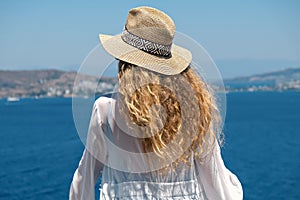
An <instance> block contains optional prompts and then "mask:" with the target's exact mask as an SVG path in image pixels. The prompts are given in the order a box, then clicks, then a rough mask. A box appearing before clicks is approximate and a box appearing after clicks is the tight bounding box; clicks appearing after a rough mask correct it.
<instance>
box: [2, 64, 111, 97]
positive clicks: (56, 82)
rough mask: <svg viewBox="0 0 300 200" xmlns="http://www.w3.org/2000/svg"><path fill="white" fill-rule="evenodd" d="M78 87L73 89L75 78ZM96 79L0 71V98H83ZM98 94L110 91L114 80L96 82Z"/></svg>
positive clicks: (59, 73) (53, 72)
mask: <svg viewBox="0 0 300 200" xmlns="http://www.w3.org/2000/svg"><path fill="white" fill-rule="evenodd" d="M76 77H77V79H78V80H79V81H78V83H79V84H78V85H77V87H76V88H73V85H74V81H75V78H76ZM97 81H98V80H97V78H96V77H94V76H89V75H78V74H77V73H76V72H65V71H60V70H28V71H1V70H0V98H3V97H8V96H16V97H28V96H32V97H55V96H63V97H68V96H72V95H73V94H74V95H76V96H85V95H88V94H90V93H92V92H94V91H91V86H92V85H93V84H97ZM98 82H99V84H98V87H97V91H98V92H106V91H111V90H112V87H113V84H114V83H115V82H116V79H114V78H103V79H101V80H99V81H98Z"/></svg>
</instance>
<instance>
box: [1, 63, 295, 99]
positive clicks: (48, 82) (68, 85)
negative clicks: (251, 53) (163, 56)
mask: <svg viewBox="0 0 300 200" xmlns="http://www.w3.org/2000/svg"><path fill="white" fill-rule="evenodd" d="M75 79H77V81H78V84H77V85H76V87H75V88H74V87H73V85H74V81H75ZM116 82H117V79H116V78H108V77H106V78H105V77H104V78H102V79H101V80H98V79H97V77H95V76H89V75H83V74H81V75H79V74H77V72H66V71H60V70H27V71H3V70H0V98H5V97H71V96H88V95H90V94H93V93H95V91H94V89H93V88H97V89H96V93H105V92H110V91H112V90H113V87H114V85H115V83H116ZM224 82H225V87H226V89H227V91H282V90H299V91H300V68H291V69H285V70H281V71H275V72H270V73H265V74H258V75H253V76H248V77H238V78H234V79H230V80H225V81H224ZM95 84H97V85H95Z"/></svg>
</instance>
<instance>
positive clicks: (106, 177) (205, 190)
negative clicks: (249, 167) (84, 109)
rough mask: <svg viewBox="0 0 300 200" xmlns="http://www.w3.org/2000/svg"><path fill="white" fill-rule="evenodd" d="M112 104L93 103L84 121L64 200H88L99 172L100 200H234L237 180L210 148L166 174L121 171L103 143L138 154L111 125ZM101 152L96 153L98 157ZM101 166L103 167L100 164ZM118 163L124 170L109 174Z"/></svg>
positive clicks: (134, 143)
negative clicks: (78, 155)
mask: <svg viewBox="0 0 300 200" xmlns="http://www.w3.org/2000/svg"><path fill="white" fill-rule="evenodd" d="M114 106H115V100H114V99H112V98H107V97H100V98H98V99H97V100H96V102H95V104H94V107H93V112H92V116H91V120H90V127H89V133H88V138H87V144H86V149H85V150H84V152H83V155H82V158H81V160H80V163H79V165H78V168H77V170H76V171H75V173H74V176H73V181H72V183H71V187H70V193H69V199H70V200H79V199H80V200H93V199H94V198H95V190H94V188H95V183H96V182H97V179H98V177H99V176H100V174H101V172H102V182H101V188H100V199H101V200H102V199H106V200H107V199H124V200H125V199H134V200H135V199H136V200H137V199H178V200H179V199H197V200H202V199H209V200H210V199H211V200H222V199H224V200H225V199H226V200H227V199H228V200H235V199H237V200H240V199H243V190H242V186H241V183H240V182H239V180H238V178H237V177H236V176H235V175H234V174H233V173H231V172H230V171H229V170H228V169H227V168H226V166H225V165H224V162H223V160H222V157H221V153H220V147H219V145H218V144H217V143H216V145H215V147H214V148H213V150H212V152H211V153H210V154H208V155H207V156H206V157H205V158H204V159H203V160H201V162H200V161H199V160H198V159H196V158H194V157H193V155H192V156H191V158H190V159H191V165H190V166H188V165H187V164H184V163H182V164H179V165H177V166H176V169H175V170H169V171H167V172H166V173H163V175H162V174H161V173H159V172H158V171H153V172H141V173H138V172H136V173H131V172H128V171H130V170H126V169H127V168H126V165H127V164H128V163H132V162H134V161H130V160H129V161H128V158H124V156H119V155H116V153H110V152H111V151H110V147H109V145H108V144H107V140H105V138H106V137H108V138H110V140H111V141H113V142H114V143H115V144H117V145H118V146H120V147H122V148H125V149H126V150H127V151H132V152H142V150H141V145H140V142H138V141H137V140H134V139H132V138H133V137H130V136H128V135H127V134H126V133H122V131H120V130H119V129H117V128H116V127H117V126H116V124H114V123H115V122H114V120H112V119H114V117H113V115H114ZM99 152H101V153H99ZM99 160H101V161H104V162H105V163H106V164H105V165H104V164H102V162H100V161H99ZM114 163H120V166H122V167H123V166H124V169H125V170H119V169H113V168H115V167H113V168H112V167H110V166H114ZM126 163H127V164H126Z"/></svg>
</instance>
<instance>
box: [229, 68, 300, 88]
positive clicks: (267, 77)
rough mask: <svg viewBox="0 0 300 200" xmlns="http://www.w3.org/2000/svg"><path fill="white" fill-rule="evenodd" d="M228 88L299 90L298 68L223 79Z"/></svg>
mask: <svg viewBox="0 0 300 200" xmlns="http://www.w3.org/2000/svg"><path fill="white" fill-rule="evenodd" d="M225 85H226V88H227V89H228V90H248V91H252V90H300V68H289V69H284V70H280V71H275V72H269V73H265V74H258V75H253V76H247V77H238V78H234V79H229V80H225Z"/></svg>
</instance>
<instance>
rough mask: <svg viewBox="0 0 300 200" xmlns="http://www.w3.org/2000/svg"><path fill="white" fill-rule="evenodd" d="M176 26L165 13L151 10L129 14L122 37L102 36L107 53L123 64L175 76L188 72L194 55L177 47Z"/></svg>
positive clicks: (144, 9)
mask: <svg viewBox="0 0 300 200" xmlns="http://www.w3.org/2000/svg"><path fill="white" fill-rule="evenodd" d="M174 35H175V24H174V22H173V20H172V19H171V18H170V17H169V16H168V15H167V14H165V13H164V12H162V11H160V10H157V9H155V8H151V7H145V6H143V7H138V8H133V9H131V10H130V11H129V13H128V17H127V21H126V24H125V28H124V31H123V33H122V34H119V35H116V36H110V35H104V34H100V35H99V37H100V41H101V43H102V45H103V47H104V49H105V50H106V51H107V52H108V53H109V54H111V55H112V56H114V57H115V58H117V59H119V60H123V61H125V62H128V63H132V64H134V65H138V66H140V67H144V68H146V69H149V70H152V71H155V72H158V73H161V74H165V75H174V74H179V73H181V72H182V71H183V70H184V69H186V68H187V67H188V66H189V64H190V62H191V60H192V54H191V52H190V51H188V50H187V49H184V48H182V47H179V46H177V45H175V44H173V38H174Z"/></svg>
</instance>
